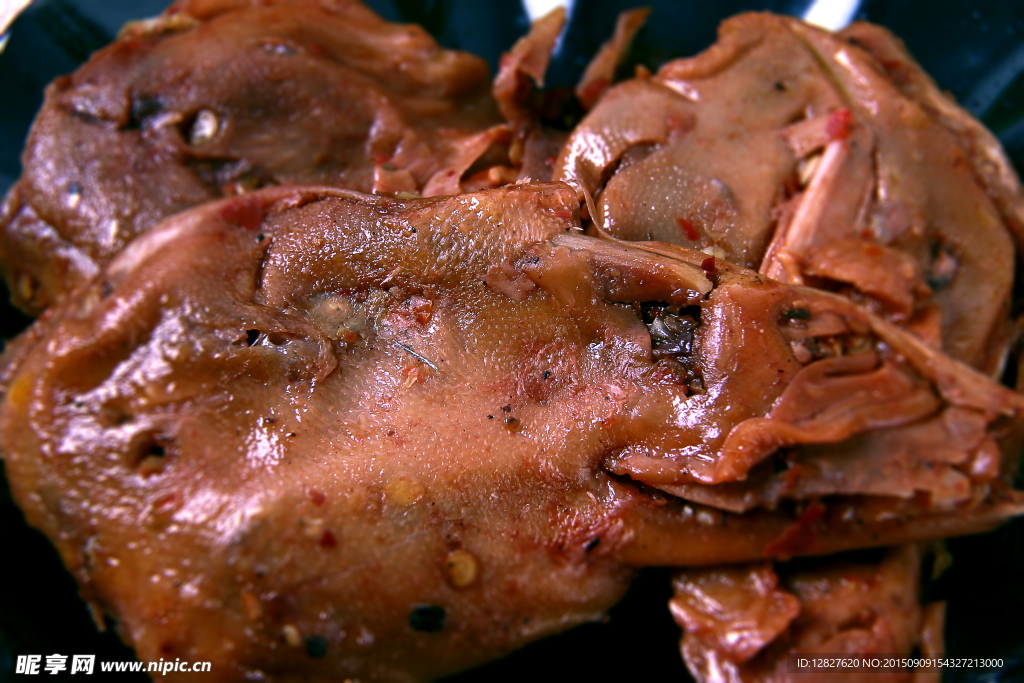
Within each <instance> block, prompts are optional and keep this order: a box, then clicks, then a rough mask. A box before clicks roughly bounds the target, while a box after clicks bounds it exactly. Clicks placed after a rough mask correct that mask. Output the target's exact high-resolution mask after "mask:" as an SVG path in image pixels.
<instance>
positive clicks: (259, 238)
mask: <svg viewBox="0 0 1024 683" xmlns="http://www.w3.org/2000/svg"><path fill="white" fill-rule="evenodd" d="M263 239H264V238H263V233H262V232H261V233H260V234H258V235H256V241H257V242H262V241H263Z"/></svg>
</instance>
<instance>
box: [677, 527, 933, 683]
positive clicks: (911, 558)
mask: <svg viewBox="0 0 1024 683" xmlns="http://www.w3.org/2000/svg"><path fill="white" fill-rule="evenodd" d="M920 572H921V550H920V549H919V548H918V547H917V546H914V545H907V546H902V547H899V548H893V549H891V550H889V551H888V552H887V553H886V556H885V557H884V558H883V559H882V561H881V562H880V563H878V564H875V565H872V564H865V563H861V562H858V563H852V562H838V563H832V564H829V565H828V566H826V567H819V568H815V569H804V570H797V571H787V572H786V573H785V575H784V578H783V580H782V582H781V583H782V585H781V586H780V585H779V584H780V582H779V578H778V577H777V576H776V574H775V572H774V571H773V569H772V567H771V566H770V565H769V564H760V565H753V566H740V567H729V568H717V569H705V570H684V571H681V572H678V573H677V574H676V576H675V578H674V579H673V585H674V588H675V597H674V598H673V599H672V601H671V602H670V603H669V606H670V608H671V610H672V614H673V616H674V617H675V619H676V621H677V622H678V623H679V625H680V626H682V627H683V629H684V630H685V634H684V636H683V640H682V651H683V658H684V659H685V661H686V665H687V667H688V668H689V670H690V673H692V674H693V676H694V678H696V679H697V681H699V682H700V683H725V682H726V681H729V682H731V683H739V682H741V681H745V682H748V683H751V682H753V681H761V682H764V683H767V682H769V681H771V682H777V683H783V682H784V681H794V682H796V681H831V680H835V679H836V677H837V672H836V671H835V670H827V669H825V668H823V667H817V668H814V669H811V668H805V670H803V671H798V670H796V669H795V668H794V664H795V663H796V662H794V661H792V659H793V658H792V656H791V655H793V654H795V653H800V654H801V655H808V656H810V657H813V656H814V655H815V654H820V655H823V656H826V657H841V656H843V655H848V656H851V655H853V656H855V655H858V654H862V655H880V656H881V657H883V658H884V657H885V656H889V657H892V656H894V655H895V656H899V655H902V656H904V657H907V658H908V659H912V658H914V657H941V656H942V655H944V654H945V653H944V651H943V648H942V627H943V622H944V617H945V604H944V603H941V602H936V603H931V604H928V605H923V606H922V605H920V604H919V598H918V577H919V575H920ZM915 649H916V650H917V652H918V654H917V655H914V654H913V653H914V650H915ZM852 658H853V657H850V659H852ZM851 668H852V669H853V670H852V671H851V670H850V669H851ZM940 673H941V672H940V670H939V669H938V668H933V667H921V668H920V669H918V670H916V671H914V670H913V668H912V667H910V668H908V667H887V668H882V667H878V668H876V669H874V670H871V669H869V668H860V667H850V668H846V669H845V671H844V673H843V674H842V680H844V681H891V682H892V683H897V682H900V681H905V682H907V683H910V682H913V683H926V682H934V683H937V682H938V681H939V680H940Z"/></svg>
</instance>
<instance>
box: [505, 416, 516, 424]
mask: <svg viewBox="0 0 1024 683" xmlns="http://www.w3.org/2000/svg"><path fill="white" fill-rule="evenodd" d="M515 421H516V419H515V418H514V417H506V418H505V424H507V425H510V424H512V423H513V422H515Z"/></svg>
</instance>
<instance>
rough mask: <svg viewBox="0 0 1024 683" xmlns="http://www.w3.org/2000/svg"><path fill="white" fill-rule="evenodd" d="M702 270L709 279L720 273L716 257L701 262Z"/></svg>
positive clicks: (709, 257)
mask: <svg viewBox="0 0 1024 683" xmlns="http://www.w3.org/2000/svg"><path fill="white" fill-rule="evenodd" d="M700 269H701V270H703V271H704V274H705V275H707V276H708V277H712V276H713V275H715V274H716V273H718V267H717V266H716V265H715V257H714V256H708V257H707V258H706V259H704V260H703V261H701V264H700Z"/></svg>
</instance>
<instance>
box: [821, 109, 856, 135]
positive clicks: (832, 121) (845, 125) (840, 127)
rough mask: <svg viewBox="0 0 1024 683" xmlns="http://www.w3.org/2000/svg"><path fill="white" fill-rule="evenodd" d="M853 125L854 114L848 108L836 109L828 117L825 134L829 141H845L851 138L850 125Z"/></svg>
mask: <svg viewBox="0 0 1024 683" xmlns="http://www.w3.org/2000/svg"><path fill="white" fill-rule="evenodd" d="M851 123H853V114H851V113H850V110H849V109H847V108H846V107H843V108H842V109H836V110H835V111H834V112H832V115H831V116H829V117H828V123H827V124H826V125H825V132H826V133H828V139H829V140H845V139H846V138H848V137H850V124H851Z"/></svg>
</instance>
